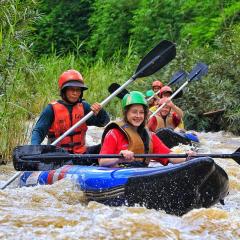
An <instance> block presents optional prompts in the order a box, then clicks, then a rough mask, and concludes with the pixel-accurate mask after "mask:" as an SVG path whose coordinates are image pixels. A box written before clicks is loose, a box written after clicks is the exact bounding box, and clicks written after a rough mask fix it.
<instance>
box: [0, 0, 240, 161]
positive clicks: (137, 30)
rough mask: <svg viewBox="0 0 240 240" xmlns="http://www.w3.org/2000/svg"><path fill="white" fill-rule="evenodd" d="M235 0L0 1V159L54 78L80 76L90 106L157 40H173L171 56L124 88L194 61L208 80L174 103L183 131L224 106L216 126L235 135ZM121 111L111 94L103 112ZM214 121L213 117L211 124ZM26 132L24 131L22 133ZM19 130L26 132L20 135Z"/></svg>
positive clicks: (200, 125) (238, 11)
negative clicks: (179, 110) (73, 73)
mask: <svg viewBox="0 0 240 240" xmlns="http://www.w3.org/2000/svg"><path fill="white" fill-rule="evenodd" d="M239 19H240V3H239V1H236V0H230V1H221V0H214V1H210V0H207V1H196V0H182V1H173V0H162V1H159V0H151V1H149V0H134V1H126V0H119V1H113V0H84V1H83V0H81V1H77V0H73V1H71V4H69V1H67V0H61V1H55V0H54V1H46V0H41V1H33V0H24V1H19V0H5V1H2V2H1V8H0V51H1V52H0V53H1V54H0V128H1V131H0V139H1V144H0V155H1V156H0V159H1V157H2V158H3V159H7V158H10V155H11V152H12V149H13V147H15V146H16V145H19V144H24V143H27V142H28V139H29V131H30V130H31V127H30V126H31V124H32V123H33V122H34V121H35V120H36V118H37V116H38V115H39V113H40V111H41V110H42V108H43V107H44V106H45V105H46V104H47V103H48V102H49V101H51V100H54V99H56V98H58V97H59V96H58V95H59V92H58V89H57V79H58V76H59V75H60V74H61V73H62V72H63V71H65V70H66V69H70V68H75V69H77V70H79V71H80V72H81V73H82V74H83V76H84V79H85V81H86V84H87V85H88V86H89V90H88V91H87V92H86V94H85V98H86V100H88V101H89V102H90V103H93V102H95V101H99V102H101V101H102V100H103V99H104V98H105V97H107V96H108V95H109V94H108V92H107V88H108V86H109V85H110V84H111V83H112V82H117V83H119V84H121V83H123V82H125V81H126V80H127V79H129V78H130V77H131V76H132V74H133V73H134V71H135V68H136V67H137V65H138V63H139V62H140V60H141V57H142V56H144V54H145V53H146V52H148V51H149V50H150V49H151V48H152V47H153V46H154V45H156V44H157V43H158V42H159V41H161V40H163V39H169V40H172V41H174V42H176V43H177V57H176V59H175V60H173V61H172V62H171V63H170V64H169V65H168V66H166V67H165V68H164V69H162V70H161V71H160V72H158V73H156V74H155V75H153V76H151V77H148V78H146V79H138V80H136V81H135V82H134V83H133V84H131V86H129V90H133V89H135V90H142V91H144V92H145V91H146V90H147V89H150V85H151V82H152V80H154V79H156V78H159V79H161V80H162V81H163V82H164V83H167V82H168V81H169V79H170V77H171V75H172V74H173V73H174V72H176V71H177V70H179V69H184V70H187V71H190V70H191V69H192V67H193V66H194V65H195V64H196V63H197V62H198V61H204V62H206V63H207V64H208V65H209V74H208V75H207V77H205V78H204V79H203V80H202V81H199V82H195V83H192V84H191V85H189V86H188V87H187V88H186V90H185V92H184V97H183V98H181V99H178V100H176V103H177V104H178V105H180V106H181V107H182V108H183V109H184V110H185V113H186V116H185V122H186V125H187V127H188V128H189V129H194V130H198V131H202V130H207V131H209V130H212V129H213V128H212V119H211V118H206V117H204V116H203V115H202V113H204V112H207V111H211V110H217V109H225V112H224V114H223V115H222V116H220V117H219V118H218V119H217V124H218V126H219V129H220V130H226V131H231V132H233V133H235V134H239V133H240V130H239V127H238V126H239V124H240V107H239V106H240V100H239V99H240V92H239V89H240V82H239V80H238V79H239V75H240V57H239V52H240V44H239V42H240V37H239V36H240V22H239ZM106 109H107V111H109V113H110V114H111V116H112V117H113V118H114V117H116V116H118V114H119V113H120V102H119V100H118V99H117V98H116V99H114V100H112V101H111V103H110V104H109V105H108V106H107V107H106ZM215 120H216V119H214V121H215ZM28 127H29V128H28ZM26 129H28V130H26Z"/></svg>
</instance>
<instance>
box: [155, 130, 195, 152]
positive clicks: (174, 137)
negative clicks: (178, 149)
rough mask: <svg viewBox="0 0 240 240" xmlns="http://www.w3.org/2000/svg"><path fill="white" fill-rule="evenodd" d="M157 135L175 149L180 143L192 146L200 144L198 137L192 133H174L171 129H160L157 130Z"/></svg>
mask: <svg viewBox="0 0 240 240" xmlns="http://www.w3.org/2000/svg"><path fill="white" fill-rule="evenodd" d="M156 135H157V136H158V138H160V139H161V140H162V142H163V143H164V144H165V145H166V146H168V147H169V148H172V147H175V146H177V145H179V144H180V143H181V144H185V145H191V146H196V145H198V144H199V138H198V136H197V135H196V134H194V133H192V132H183V131H174V130H173V129H171V128H160V129H158V130H157V132H156Z"/></svg>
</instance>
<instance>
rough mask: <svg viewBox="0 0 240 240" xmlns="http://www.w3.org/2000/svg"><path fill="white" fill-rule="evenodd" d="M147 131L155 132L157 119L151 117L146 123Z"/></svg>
mask: <svg viewBox="0 0 240 240" xmlns="http://www.w3.org/2000/svg"><path fill="white" fill-rule="evenodd" d="M147 126H148V129H149V130H150V131H152V132H155V131H156V128H157V119H156V117H155V116H153V117H151V118H150V119H149V121H148V124H147Z"/></svg>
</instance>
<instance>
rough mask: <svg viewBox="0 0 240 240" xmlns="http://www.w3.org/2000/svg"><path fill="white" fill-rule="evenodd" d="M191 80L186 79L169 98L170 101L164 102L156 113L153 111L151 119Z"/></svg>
mask: <svg viewBox="0 0 240 240" xmlns="http://www.w3.org/2000/svg"><path fill="white" fill-rule="evenodd" d="M188 83H189V81H186V82H185V83H184V84H183V85H182V86H181V87H180V88H179V89H178V90H177V91H175V92H174V93H173V94H172V95H171V97H169V98H168V101H167V102H165V103H164V104H162V105H161V106H160V107H159V108H158V109H157V110H156V111H155V112H154V113H152V114H151V115H150V117H149V119H150V118H151V117H153V116H155V115H156V114H157V113H158V112H159V111H160V110H161V109H162V108H163V107H164V106H165V105H166V104H167V103H168V102H170V101H171V100H172V99H173V98H174V97H175V96H176V95H177V94H178V93H179V92H180V91H181V90H182V89H183V88H184V87H185V86H186V85H187V84H188Z"/></svg>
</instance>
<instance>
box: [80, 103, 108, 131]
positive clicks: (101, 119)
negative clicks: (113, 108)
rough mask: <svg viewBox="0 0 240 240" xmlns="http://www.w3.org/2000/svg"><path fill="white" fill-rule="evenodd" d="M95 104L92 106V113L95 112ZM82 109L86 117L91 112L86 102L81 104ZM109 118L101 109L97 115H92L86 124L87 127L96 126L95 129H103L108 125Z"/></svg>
mask: <svg viewBox="0 0 240 240" xmlns="http://www.w3.org/2000/svg"><path fill="white" fill-rule="evenodd" d="M96 105H97V104H96V103H95V104H93V111H94V113H95V112H97V111H95V109H96V108H97V107H96ZM83 107H84V113H85V115H87V114H88V113H89V112H91V111H92V110H91V106H90V104H89V103H87V102H85V101H84V102H83ZM109 121H110V118H109V116H108V114H107V112H106V111H105V110H104V109H101V110H100V111H99V112H98V113H97V115H93V116H92V117H90V118H89V119H88V120H87V121H86V123H87V125H88V126H96V127H104V126H106V125H107V123H109Z"/></svg>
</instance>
